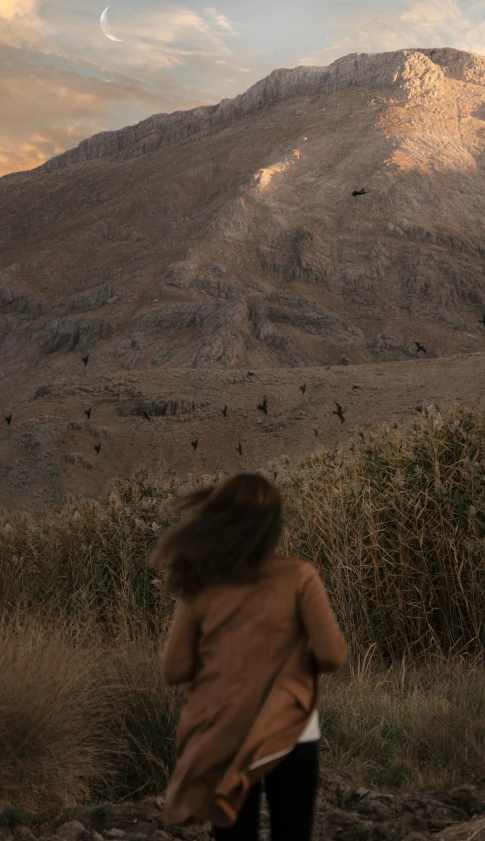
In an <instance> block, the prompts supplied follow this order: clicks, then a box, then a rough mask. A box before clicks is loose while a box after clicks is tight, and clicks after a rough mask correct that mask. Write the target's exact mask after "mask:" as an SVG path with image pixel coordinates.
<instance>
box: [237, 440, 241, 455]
mask: <svg viewBox="0 0 485 841" xmlns="http://www.w3.org/2000/svg"><path fill="white" fill-rule="evenodd" d="M236 450H237V451H238V453H239V455H240V456H242V447H241V444H240V443H239V444H238V445H237V447H236Z"/></svg>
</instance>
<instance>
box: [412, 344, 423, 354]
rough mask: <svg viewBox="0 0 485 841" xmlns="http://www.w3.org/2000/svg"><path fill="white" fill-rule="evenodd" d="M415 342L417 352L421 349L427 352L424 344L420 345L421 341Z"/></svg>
mask: <svg viewBox="0 0 485 841" xmlns="http://www.w3.org/2000/svg"><path fill="white" fill-rule="evenodd" d="M414 344H415V345H416V353H419V351H420V350H422V351H423V353H426V348H425V347H423V345H420V344H419V342H414Z"/></svg>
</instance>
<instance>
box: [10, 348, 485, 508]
mask: <svg viewBox="0 0 485 841" xmlns="http://www.w3.org/2000/svg"><path fill="white" fill-rule="evenodd" d="M77 361H78V360H77V358H75V359H73V360H72V362H73V363H74V365H76V367H77ZM96 363H97V360H96V355H95V354H94V353H93V359H92V364H91V362H90V363H89V365H88V367H87V368H86V369H84V370H83V371H81V373H80V374H79V373H77V374H76V375H74V373H72V374H71V375H70V376H65V375H64V376H61V375H59V376H58V377H57V378H55V379H54V380H53V381H52V380H50V379H47V380H44V379H40V378H39V379H38V380H37V383H36V384H35V385H36V386H37V389H35V386H34V385H33V384H31V382H29V381H27V382H26V383H25V384H24V383H22V384H19V385H18V386H16V387H15V404H14V399H13V397H14V388H13V387H12V390H11V394H12V398H11V400H12V402H11V404H10V405H12V412H13V416H12V422H11V425H10V426H6V424H5V428H4V429H3V430H2V435H1V438H0V463H1V464H2V482H1V483H0V505H3V506H5V507H7V508H10V507H12V508H23V507H30V508H31V510H42V509H43V508H44V507H50V506H54V505H57V504H59V503H60V501H61V497H62V493H63V492H64V491H66V490H69V491H71V492H76V493H81V494H83V495H88V496H97V495H98V494H99V493H100V492H101V491H102V490H103V488H104V487H105V485H106V481H107V480H108V479H109V478H110V477H112V476H117V475H120V474H124V475H130V474H131V473H132V472H134V471H136V470H140V469H141V470H149V471H156V470H158V469H162V470H163V471H164V472H167V473H172V474H175V473H176V474H177V475H178V476H181V477H184V476H187V475H189V474H190V473H192V474H194V476H197V477H200V476H203V475H210V474H214V473H217V472H218V471H221V472H224V471H228V472H232V471H235V470H240V469H249V470H251V469H255V470H256V469H260V468H263V469H268V468H270V469H273V464H272V461H274V462H275V463H276V469H280V468H279V467H278V465H280V466H281V468H282V469H286V466H287V465H286V463H285V460H284V458H283V457H284V456H287V457H288V458H289V459H290V467H296V466H297V465H298V464H299V462H300V460H301V459H303V458H304V457H305V456H306V455H307V454H308V453H309V452H310V451H311V450H312V449H314V448H315V446H316V445H317V444H318V443H321V444H323V445H324V446H326V447H327V448H329V449H330V448H333V447H334V446H337V445H339V444H344V443H345V442H347V441H348V440H349V439H350V438H351V437H352V435H355V434H357V432H358V430H359V429H366V428H369V427H370V426H373V425H375V424H376V423H378V422H384V421H388V422H394V421H397V422H399V423H403V424H407V423H409V422H413V421H415V420H417V419H419V418H420V417H421V415H420V414H419V413H418V412H417V411H416V407H417V406H418V405H420V403H421V401H423V404H424V406H427V405H431V404H438V405H439V406H444V405H445V404H446V402H448V401H452V402H458V403H460V404H461V405H464V406H465V405H468V406H473V405H476V406H478V407H480V406H481V407H482V408H485V365H484V357H483V355H469V356H462V357H453V358H448V359H446V358H443V359H433V360H426V359H414V360H411V361H408V362H394V363H392V364H391V363H381V364H379V365H365V364H364V365H355V366H354V365H347V366H345V365H337V366H332V367H330V368H329V369H327V368H306V369H301V368H297V369H295V368H290V369H288V368H286V369H272V370H256V371H255V373H254V375H253V376H248V371H247V369H245V370H243V371H241V370H240V369H236V370H232V371H220V370H193V369H188V370H187V369H185V370H184V369H178V370H166V371H164V372H163V373H162V372H161V371H160V370H157V371H155V372H153V373H152V372H147V371H140V372H139V373H135V372H131V373H130V374H125V375H124V376H113V375H108V374H106V375H105V376H103V375H101V374H100V373H99V372H98V370H97V364H96ZM304 383H306V385H307V388H306V391H305V393H304V394H302V392H301V391H300V388H299V386H300V385H302V384H304ZM354 385H356V386H359V388H358V389H353V386H354ZM265 396H266V398H267V412H268V413H267V415H265V414H264V413H263V412H262V411H261V410H258V408H257V406H258V404H259V403H260V402H261V400H262V399H263V397H265ZM334 401H338V402H339V403H340V404H341V405H342V407H343V408H344V410H345V411H346V413H345V418H346V420H345V421H344V423H341V422H340V420H339V419H338V417H337V416H336V415H334V414H333V411H336V407H335V404H334ZM225 405H226V406H227V415H226V417H224V416H223V413H222V410H223V408H224V406H225ZM86 408H92V414H91V417H90V419H89V420H88V419H87V417H86V416H85V415H84V410H85V409H86ZM142 411H146V412H147V414H149V416H150V418H151V420H150V421H147V420H145V419H144V418H143V417H142V416H141V412H142ZM315 429H316V430H317V431H318V438H316V437H315V433H314V430H315ZM195 440H198V446H197V450H194V449H193V448H192V446H191V442H192V441H195ZM239 442H240V443H241V446H242V455H239V452H238V451H237V449H236V448H237V446H238V444H239ZM98 443H101V450H100V453H99V455H98V454H97V453H96V451H95V450H94V447H95V445H96V444H98Z"/></svg>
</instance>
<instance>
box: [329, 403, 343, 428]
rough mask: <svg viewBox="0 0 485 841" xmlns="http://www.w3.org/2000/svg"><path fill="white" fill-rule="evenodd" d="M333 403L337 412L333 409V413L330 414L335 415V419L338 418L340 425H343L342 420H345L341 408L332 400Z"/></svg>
mask: <svg viewBox="0 0 485 841" xmlns="http://www.w3.org/2000/svg"><path fill="white" fill-rule="evenodd" d="M333 402H334V403H335V405H336V407H337V411H335V409H334V410H333V412H332V414H333V415H337V417H338V418H339V420H340V423H343V422H344V420H345V418H344V410H343V409H342V406H341V405H340V403H337V401H336V400H334V401H333Z"/></svg>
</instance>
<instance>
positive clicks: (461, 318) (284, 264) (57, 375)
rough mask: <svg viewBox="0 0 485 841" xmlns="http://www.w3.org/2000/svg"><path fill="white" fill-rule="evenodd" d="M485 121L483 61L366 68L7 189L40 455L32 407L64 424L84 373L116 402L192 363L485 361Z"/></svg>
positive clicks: (152, 126)
mask: <svg viewBox="0 0 485 841" xmlns="http://www.w3.org/2000/svg"><path fill="white" fill-rule="evenodd" d="M484 120H485V57H482V56H479V55H475V54H471V53H466V52H462V51H459V50H454V49H450V48H443V49H412V50H398V51H395V52H389V53H382V54H377V55H367V54H354V55H350V56H345V57H343V58H341V59H338V60H337V61H335V62H333V64H331V65H330V66H329V67H324V68H316V67H298V68H295V69H294V70H277V71H275V72H273V73H271V74H270V76H268V77H267V78H266V79H263V80H262V81H260V82H258V83H257V84H255V85H253V86H252V87H251V88H250V89H249V90H248V91H247V92H246V93H244V94H243V95H241V96H238V97H236V98H235V99H234V100H224V101H223V102H221V103H220V104H219V105H215V106H209V107H203V108H196V109H193V110H191V111H187V112H176V113H174V114H169V115H167V114H158V115H154V116H152V117H150V118H149V119H147V120H144V121H143V122H141V123H139V124H138V125H136V126H129V127H127V128H124V129H121V130H120V131H116V132H103V133H101V134H98V135H95V136H94V137H92V138H90V139H88V140H85V141H83V142H82V143H80V144H79V146H78V147H77V148H76V149H72V150H69V151H67V152H65V153H64V154H62V155H59V156H58V157H56V158H53V159H52V160H50V161H48V162H46V163H45V164H44V165H43V166H41V167H38V168H37V169H35V170H32V171H29V172H25V173H15V174H11V175H8V176H5V177H3V178H2V179H0V350H1V353H2V361H3V365H2V372H1V373H0V409H1V410H3V411H4V412H5V413H8V412H9V411H14V409H15V411H16V413H17V414H16V417H17V418H18V417H19V414H20V416H22V412H23V411H24V410H25V420H24V421H22V423H25V428H24V430H23V432H22V434H26V435H28V436H33V439H32V440H33V441H34V442H35V441H38V442H39V441H40V440H41V438H39V436H41V437H42V435H41V431H40V430H41V429H44V427H43V426H42V423H44V421H42V423H37V426H36V427H35V430H33V426H32V425H33V424H35V413H34V414H32V413H31V409H28V407H29V406H30V407H31V406H32V404H31V402H29V401H31V400H33V399H34V396H35V395H37V397H36V398H35V405H36V413H37V417H39V412H40V413H42V407H43V406H44V405H45V409H46V412H47V414H48V411H47V409H48V401H49V394H50V395H51V396H52V395H53V394H54V393H56V389H57V391H59V389H61V390H62V389H63V388H64V389H65V386H66V383H67V382H70V381H72V382H74V380H75V379H76V378H78V380H79V383H78V384H77V385H76V386H73V394H72V395H71V397H72V399H74V396H75V395H77V397H76V399H78V398H79V397H80V394H81V392H82V388H83V386H82V383H83V382H85V379H86V378H88V377H89V378H90V382H91V383H92V384H93V387H94V383H96V389H97V393H98V396H99V393H100V390H101V391H102V388H103V386H102V385H101V384H102V383H105V382H108V381H109V382H110V383H114V382H117V383H118V384H119V389H120V393H121V391H123V390H125V391H126V390H128V391H129V389H130V386H129V385H128V380H130V381H131V382H134V381H136V382H150V380H152V381H157V382H158V383H160V382H168V381H169V380H170V376H171V373H170V372H171V371H173V370H174V369H176V370H180V369H184V370H186V371H187V374H188V369H205V370H208V369H212V371H214V370H220V371H222V370H227V369H234V370H237V369H243V368H250V369H251V370H254V371H256V372H262V371H263V370H266V371H267V370H269V369H271V370H274V371H278V370H279V369H282V370H287V369H288V368H298V369H305V368H321V367H323V368H324V369H325V367H326V366H327V365H330V366H333V365H335V364H338V363H343V364H349V363H350V365H351V366H354V365H365V366H368V365H372V364H373V363H381V362H386V363H391V362H392V363H398V362H405V361H406V360H410V361H411V360H413V361H417V357H424V358H425V359H427V360H431V361H432V360H433V359H435V360H437V359H438V358H440V357H452V356H459V355H463V354H468V355H470V354H471V355H472V356H471V357H470V359H472V357H473V355H476V354H480V355H481V354H483V352H484V351H485V327H484V326H482V325H480V324H479V323H478V321H479V319H481V318H482V317H483V313H484V311H485V283H484V280H485V278H484V258H485V244H484V243H485V237H484V233H485V226H484V209H485V198H484V188H485V135H484V130H485V124H484ZM362 188H364V189H365V190H366V193H365V194H364V195H360V196H353V195H352V193H353V191H359V190H361V189H362ZM416 341H419V342H420V343H422V344H423V345H424V347H425V348H426V355H425V354H424V353H423V352H419V351H417V348H416V345H415V342H416ZM86 354H89V363H88V365H87V366H84V365H83V363H82V361H81V358H82V356H85V355H86ZM482 360H483V357H482V356H480V357H479V361H482ZM470 364H472V365H475V366H476V364H477V363H476V362H473V360H472V361H471V363H470ZM392 370H393V366H390V369H389V376H390V377H392V376H393V374H392ZM275 376H276V375H275ZM356 376H357V375H356ZM83 378H84V379H83ZM187 382H188V379H187ZM109 388H110V389H111V388H112V386H111V385H110V387H109ZM42 389H44V391H42ZM80 389H81V391H80ZM135 391H136V389H135ZM145 397H146V401H148V404H150V405H151V404H152V403H153V401H155V403H153V404H154V405H155V404H156V405H158V402H160V401H161V402H162V403H166V404H167V405H169V404H170V403H172V404H173V403H175V404H176V405H177V406H182V405H185V406H189V407H191V406H192V404H194V406H195V405H196V404H197V405H198V404H199V403H200V402H201V401H202V402H203V398H202V396H201V395H200V394H197V393H195V394H194V393H192V394H190V393H184V392H183V390H179V392H177V393H176V394H173V393H172V394H167V393H166V394H164V395H162V396H159V397H157V399H156V400H155V397H154V396H153V395H152V396H151V397H148V396H146V395H145ZM69 399H70V398H69V397H66V400H67V402H66V403H65V404H63V412H64V414H65V418H64V420H65V421H66V422H69V420H70V421H71V422H73V421H72V417H71V416H70V414H69V412H70V409H69V408H68V405H69ZM99 399H101V397H99ZM140 399H141V398H140ZM43 400H44V401H47V402H46V403H45V404H44V403H42V401H43ZM150 401H151V402H150ZM157 401H158V402H157ZM135 403H136V401H135ZM127 405H128V404H127ZM130 405H131V404H130ZM22 407H24V408H22ZM125 409H126V406H125ZM132 409H133V406H132ZM132 409H126V414H125V416H124V417H127V416H129V415H130V412H131V411H132ZM76 411H78V409H76ZM123 411H125V410H123ZM133 411H134V412H136V411H137V408H136V406H135V408H134V409H133ZM190 411H192V409H191V410H190ZM193 411H195V409H194V410H193ZM218 411H219V410H218ZM49 417H50V416H49ZM64 420H63V423H64ZM49 424H50V426H49V430H50V432H49V433H48V434H47V432H45V435H47V437H49V435H51V437H52V436H53V438H52V440H54V439H55V440H56V441H57V442H58V444H59V446H61V450H62V446H64V444H62V441H64V438H63V435H64V433H62V434H61V432H60V431H59V430H60V427H59V424H58V419H57V415H56V417H55V418H51V419H50V421H49ZM16 434H17V433H15V432H14V430H13V424H12V425H10V426H9V427H8V429H7V427H5V429H4V433H3V436H2V438H1V439H0V466H1V465H2V460H4V464H8V469H7V468H5V475H8V477H9V479H8V482H9V483H10V484H8V483H7V490H6V492H5V493H6V499H7V501H8V500H10V499H11V498H12V493H14V495H15V494H17V493H18V494H19V495H21V496H22V498H23V499H26V500H27V499H28V497H29V492H28V490H27V489H28V487H30V484H31V476H32V475H33V474H32V470H33V469H34V468H33V467H32V464H33V462H32V457H31V455H29V456H28V457H25V458H23V457H22V458H20V457H19V459H17V461H19V464H17V466H16V467H12V464H14V463H15V464H16V461H15V458H14V459H13V461H12V458H13V456H12V452H13V451H12V441H13V440H17V439H16V438H15V435H16ZM42 434H43V433H42ZM8 435H9V436H10V438H7V436H8ZM56 436H57V438H56ZM59 436H60V438H59ZM42 440H43V439H42ZM46 440H47V439H46ZM49 440H50V439H49ZM236 443H237V441H236ZM43 446H44V445H43V444H39V447H40V449H42V447H43ZM66 446H67V445H66ZM120 446H121V445H120ZM32 447H33V449H34V450H35V447H36V445H35V443H34V444H32ZM31 449H32V448H31ZM38 449H39V448H38ZM122 450H123V453H126V448H125V447H124V446H123V447H122ZM29 452H30V450H29ZM52 453H53V454H52V459H51V462H49V464H51V468H50V469H51V473H52V475H53V476H54V474H55V476H56V477H58V478H51V480H50V484H51V486H52V487H53V486H54V485H55V484H56V483H57V485H56V487H58V488H61V487H64V488H65V487H70V485H69V482H71V479H69V481H67V480H66V479H65V475H64V473H65V471H64V467H63V466H62V463H61V462H62V459H63V458H64V456H67V455H69V454H68V453H66V452H64V454H63V455H57V454H56V453H54V450H53V451H52ZM163 454H164V456H165V455H166V454H165V453H163ZM135 461H136V458H135V455H133V458H132V462H133V463H135ZM132 462H130V464H131V463H132ZM44 467H45V465H44ZM42 469H43V468H42V465H41V463H40V462H39V463H38V465H37V467H36V468H35V470H36V471H37V474H36V475H37V478H38V476H39V475H40V472H41V471H42ZM113 469H114V468H113ZM108 474H109V470H107V473H106V475H108ZM76 475H77V474H76ZM19 476H22V477H23V479H21V480H20V479H19ZM63 477H64V478H63ZM36 481H37V479H36ZM39 481H40V480H39ZM72 481H73V482H74V479H73V480H72ZM76 481H77V480H76ZM66 482H67V484H66ZM39 487H40V486H39ZM13 489H16V490H13ZM0 501H2V496H1V492H0Z"/></svg>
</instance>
